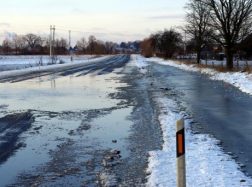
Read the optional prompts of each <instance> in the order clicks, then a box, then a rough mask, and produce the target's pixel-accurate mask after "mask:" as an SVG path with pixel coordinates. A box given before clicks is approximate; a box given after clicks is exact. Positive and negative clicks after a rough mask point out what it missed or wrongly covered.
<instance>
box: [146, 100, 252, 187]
mask: <svg viewBox="0 0 252 187" xmlns="http://www.w3.org/2000/svg"><path fill="white" fill-rule="evenodd" d="M156 102H157V103H158V106H159V113H160V115H159V121H160V124H161V128H162V131H163V140H164V145H163V149H162V150H159V151H152V152H150V157H149V167H148V171H147V172H148V173H150V176H149V177H148V183H147V186H149V187H152V186H153V187H154V186H160V187H163V186H176V138H175V137H176V125H175V124H176V121H177V120H179V119H181V118H182V117H186V114H181V113H178V112H177V106H176V103H175V102H174V101H172V100H170V99H168V98H165V97H162V96H161V97H160V95H157V96H156ZM185 122H186V167H187V186H189V187H201V186H204V187H213V186H218V187H238V186H246V187H249V186H250V187H251V185H252V179H251V178H249V177H247V176H245V174H244V173H242V172H241V171H240V170H239V166H238V164H237V163H236V162H235V161H234V160H233V159H232V158H231V156H230V155H227V154H225V153H223V151H222V150H221V148H220V147H219V146H218V140H216V139H215V138H213V137H211V136H210V135H207V134H193V133H192V131H191V129H190V122H191V121H190V120H186V121H185Z"/></svg>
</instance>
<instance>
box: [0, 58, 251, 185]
mask: <svg viewBox="0 0 252 187" xmlns="http://www.w3.org/2000/svg"><path fill="white" fill-rule="evenodd" d="M142 71H144V72H145V73H141V72H142ZM1 82H2V83H0V176H1V180H0V186H91V187H92V186H119V185H120V186H144V185H145V184H146V180H147V176H148V173H146V169H147V166H148V157H149V155H148V153H149V151H153V150H161V149H162V144H163V141H162V132H161V128H160V124H159V121H158V116H159V114H158V110H157V108H158V107H157V106H156V105H157V103H156V102H155V98H156V97H157V95H165V96H167V97H168V98H170V99H173V100H175V101H177V103H178V104H179V106H180V110H181V111H185V112H186V113H188V114H190V115H191V117H192V118H193V119H194V122H193V123H192V129H193V131H194V133H208V134H211V135H212V136H214V137H215V138H216V139H218V140H221V145H220V146H221V147H222V148H223V149H224V151H225V152H227V153H229V154H231V155H232V157H233V158H234V159H235V160H236V161H237V162H239V163H240V166H241V170H242V171H244V172H245V173H246V174H248V175H252V164H251V163H252V160H251V159H252V151H251V149H250V147H251V144H252V139H251V137H252V136H251V134H252V128H251V122H252V115H251V114H252V110H251V107H250V106H251V105H252V97H251V96H248V95H246V94H244V93H242V92H240V91H239V90H238V89H236V88H234V87H233V86H231V85H228V84H225V83H223V82H219V81H213V80H210V79H209V78H208V77H207V76H205V75H201V74H199V73H192V72H186V71H183V70H179V69H176V68H173V67H169V66H164V65H159V64H156V63H150V64H149V66H148V67H146V68H143V69H141V68H137V67H136V66H135V65H134V64H133V62H132V61H131V60H130V57H129V56H128V55H116V56H111V57H109V58H108V59H106V60H102V61H100V62H95V63H89V64H78V65H71V66H69V67H65V68H59V69H57V70H53V71H52V70H48V71H44V72H43V73H42V72H40V73H39V74H37V73H29V72H28V73H25V74H23V76H22V77H16V76H10V77H5V79H3V80H1ZM160 93H161V94H160ZM241 127H242V128H241ZM244 142H246V143H244ZM245 153H246V154H245Z"/></svg>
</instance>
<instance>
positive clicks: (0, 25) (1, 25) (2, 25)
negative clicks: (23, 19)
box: [0, 22, 11, 27]
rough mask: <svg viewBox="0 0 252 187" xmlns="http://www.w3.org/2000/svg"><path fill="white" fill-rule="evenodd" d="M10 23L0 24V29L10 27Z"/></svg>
mask: <svg viewBox="0 0 252 187" xmlns="http://www.w3.org/2000/svg"><path fill="white" fill-rule="evenodd" d="M10 26H11V25H10V23H7V22H0V27H10Z"/></svg>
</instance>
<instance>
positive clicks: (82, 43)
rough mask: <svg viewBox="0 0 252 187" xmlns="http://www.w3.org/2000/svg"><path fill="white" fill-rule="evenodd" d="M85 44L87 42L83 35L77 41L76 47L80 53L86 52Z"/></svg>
mask: <svg viewBox="0 0 252 187" xmlns="http://www.w3.org/2000/svg"><path fill="white" fill-rule="evenodd" d="M87 45H88V43H87V41H86V39H85V38H84V37H83V38H81V39H80V40H79V41H77V48H78V49H79V50H80V52H82V53H85V52H86V48H87Z"/></svg>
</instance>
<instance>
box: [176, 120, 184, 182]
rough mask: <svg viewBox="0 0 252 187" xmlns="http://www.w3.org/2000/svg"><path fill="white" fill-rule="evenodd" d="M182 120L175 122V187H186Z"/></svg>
mask: <svg viewBox="0 0 252 187" xmlns="http://www.w3.org/2000/svg"><path fill="white" fill-rule="evenodd" d="M184 124H185V123H184V120H179V121H177V133H176V143H177V187H186V162H185V125H184Z"/></svg>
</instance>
